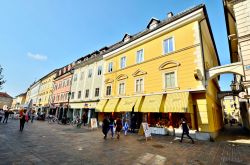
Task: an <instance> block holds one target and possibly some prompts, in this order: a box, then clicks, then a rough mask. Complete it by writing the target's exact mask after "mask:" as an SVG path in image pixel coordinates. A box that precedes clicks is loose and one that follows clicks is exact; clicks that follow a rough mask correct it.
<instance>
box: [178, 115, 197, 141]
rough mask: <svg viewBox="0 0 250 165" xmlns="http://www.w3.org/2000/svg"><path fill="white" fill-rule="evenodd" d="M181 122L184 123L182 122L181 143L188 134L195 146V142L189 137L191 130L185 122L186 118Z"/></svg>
mask: <svg viewBox="0 0 250 165" xmlns="http://www.w3.org/2000/svg"><path fill="white" fill-rule="evenodd" d="M181 121H182V122H181V127H182V135H181V140H180V142H182V140H183V136H184V134H186V135H187V137H188V138H189V139H191V140H192V143H193V144H194V140H193V139H192V138H191V136H189V128H188V125H187V123H186V120H185V119H184V118H182V119H181Z"/></svg>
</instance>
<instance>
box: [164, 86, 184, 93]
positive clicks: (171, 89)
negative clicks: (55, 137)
mask: <svg viewBox="0 0 250 165" xmlns="http://www.w3.org/2000/svg"><path fill="white" fill-rule="evenodd" d="M179 89H180V87H173V88H166V89H162V91H163V92H167V91H173V90H179Z"/></svg>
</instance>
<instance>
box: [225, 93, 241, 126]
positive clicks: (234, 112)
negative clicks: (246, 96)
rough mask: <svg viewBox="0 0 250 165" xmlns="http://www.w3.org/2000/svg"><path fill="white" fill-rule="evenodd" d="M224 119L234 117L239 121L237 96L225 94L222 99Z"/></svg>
mask: <svg viewBox="0 0 250 165" xmlns="http://www.w3.org/2000/svg"><path fill="white" fill-rule="evenodd" d="M223 110H224V121H225V119H226V120H227V121H229V120H231V119H235V120H236V121H237V122H241V117H240V111H239V99H238V97H233V96H227V97H224V99H223Z"/></svg>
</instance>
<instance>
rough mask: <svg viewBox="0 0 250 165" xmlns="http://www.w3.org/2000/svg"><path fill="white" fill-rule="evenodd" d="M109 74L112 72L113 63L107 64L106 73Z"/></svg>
mask: <svg viewBox="0 0 250 165" xmlns="http://www.w3.org/2000/svg"><path fill="white" fill-rule="evenodd" d="M110 64H111V66H112V67H110ZM110 68H111V69H110ZM111 72H113V62H109V63H108V73H111Z"/></svg>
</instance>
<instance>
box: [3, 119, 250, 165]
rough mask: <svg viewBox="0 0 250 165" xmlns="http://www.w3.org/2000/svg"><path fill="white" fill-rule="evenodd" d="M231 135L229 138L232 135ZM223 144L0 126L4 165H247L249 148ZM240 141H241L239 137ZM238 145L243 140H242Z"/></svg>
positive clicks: (38, 124) (39, 125) (10, 123)
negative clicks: (113, 136)
mask: <svg viewBox="0 0 250 165" xmlns="http://www.w3.org/2000/svg"><path fill="white" fill-rule="evenodd" d="M228 136H229V135H228ZM241 139H245V142H246V143H234V142H231V143H229V142H226V141H225V142H223V141H224V140H223V137H222V139H220V141H215V142H209V141H197V140H196V141H195V144H191V143H190V141H189V139H184V141H183V142H182V143H180V142H179V139H178V138H174V137H172V136H159V135H158V136H156V135H153V137H152V139H149V140H148V141H147V142H146V141H145V139H144V138H143V137H142V136H139V135H137V134H131V133H128V135H127V136H124V135H123V134H122V135H121V137H120V139H119V140H117V139H116V138H113V139H112V138H111V136H110V133H109V135H108V137H107V139H106V140H104V139H103V134H102V132H101V129H98V130H91V129H89V128H88V127H84V128H76V127H72V126H71V125H59V124H48V122H46V121H45V122H42V121H35V122H34V123H33V124H32V123H28V124H27V123H26V124H25V126H24V131H23V132H22V133H21V132H20V131H19V120H9V121H8V123H7V124H3V123H1V124H0V165H29V164H30V165H31V164H35V165H36V164H41V165H45V164H48V165H49V164H51V165H52V164H71V165H72V164H73V165H74V164H76V165H78V164H79V165H106V164H112V165H130V164H131V165H165V164H166V165H167V164H170V165H172V164H188V165H189V164H193V165H198V164H199V165H210V164H222V165H229V164H230V165H233V164H237V165H247V164H250V157H249V154H250V144H249V143H248V141H247V139H246V137H241ZM238 140H239V139H238ZM238 142H239V141H238Z"/></svg>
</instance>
